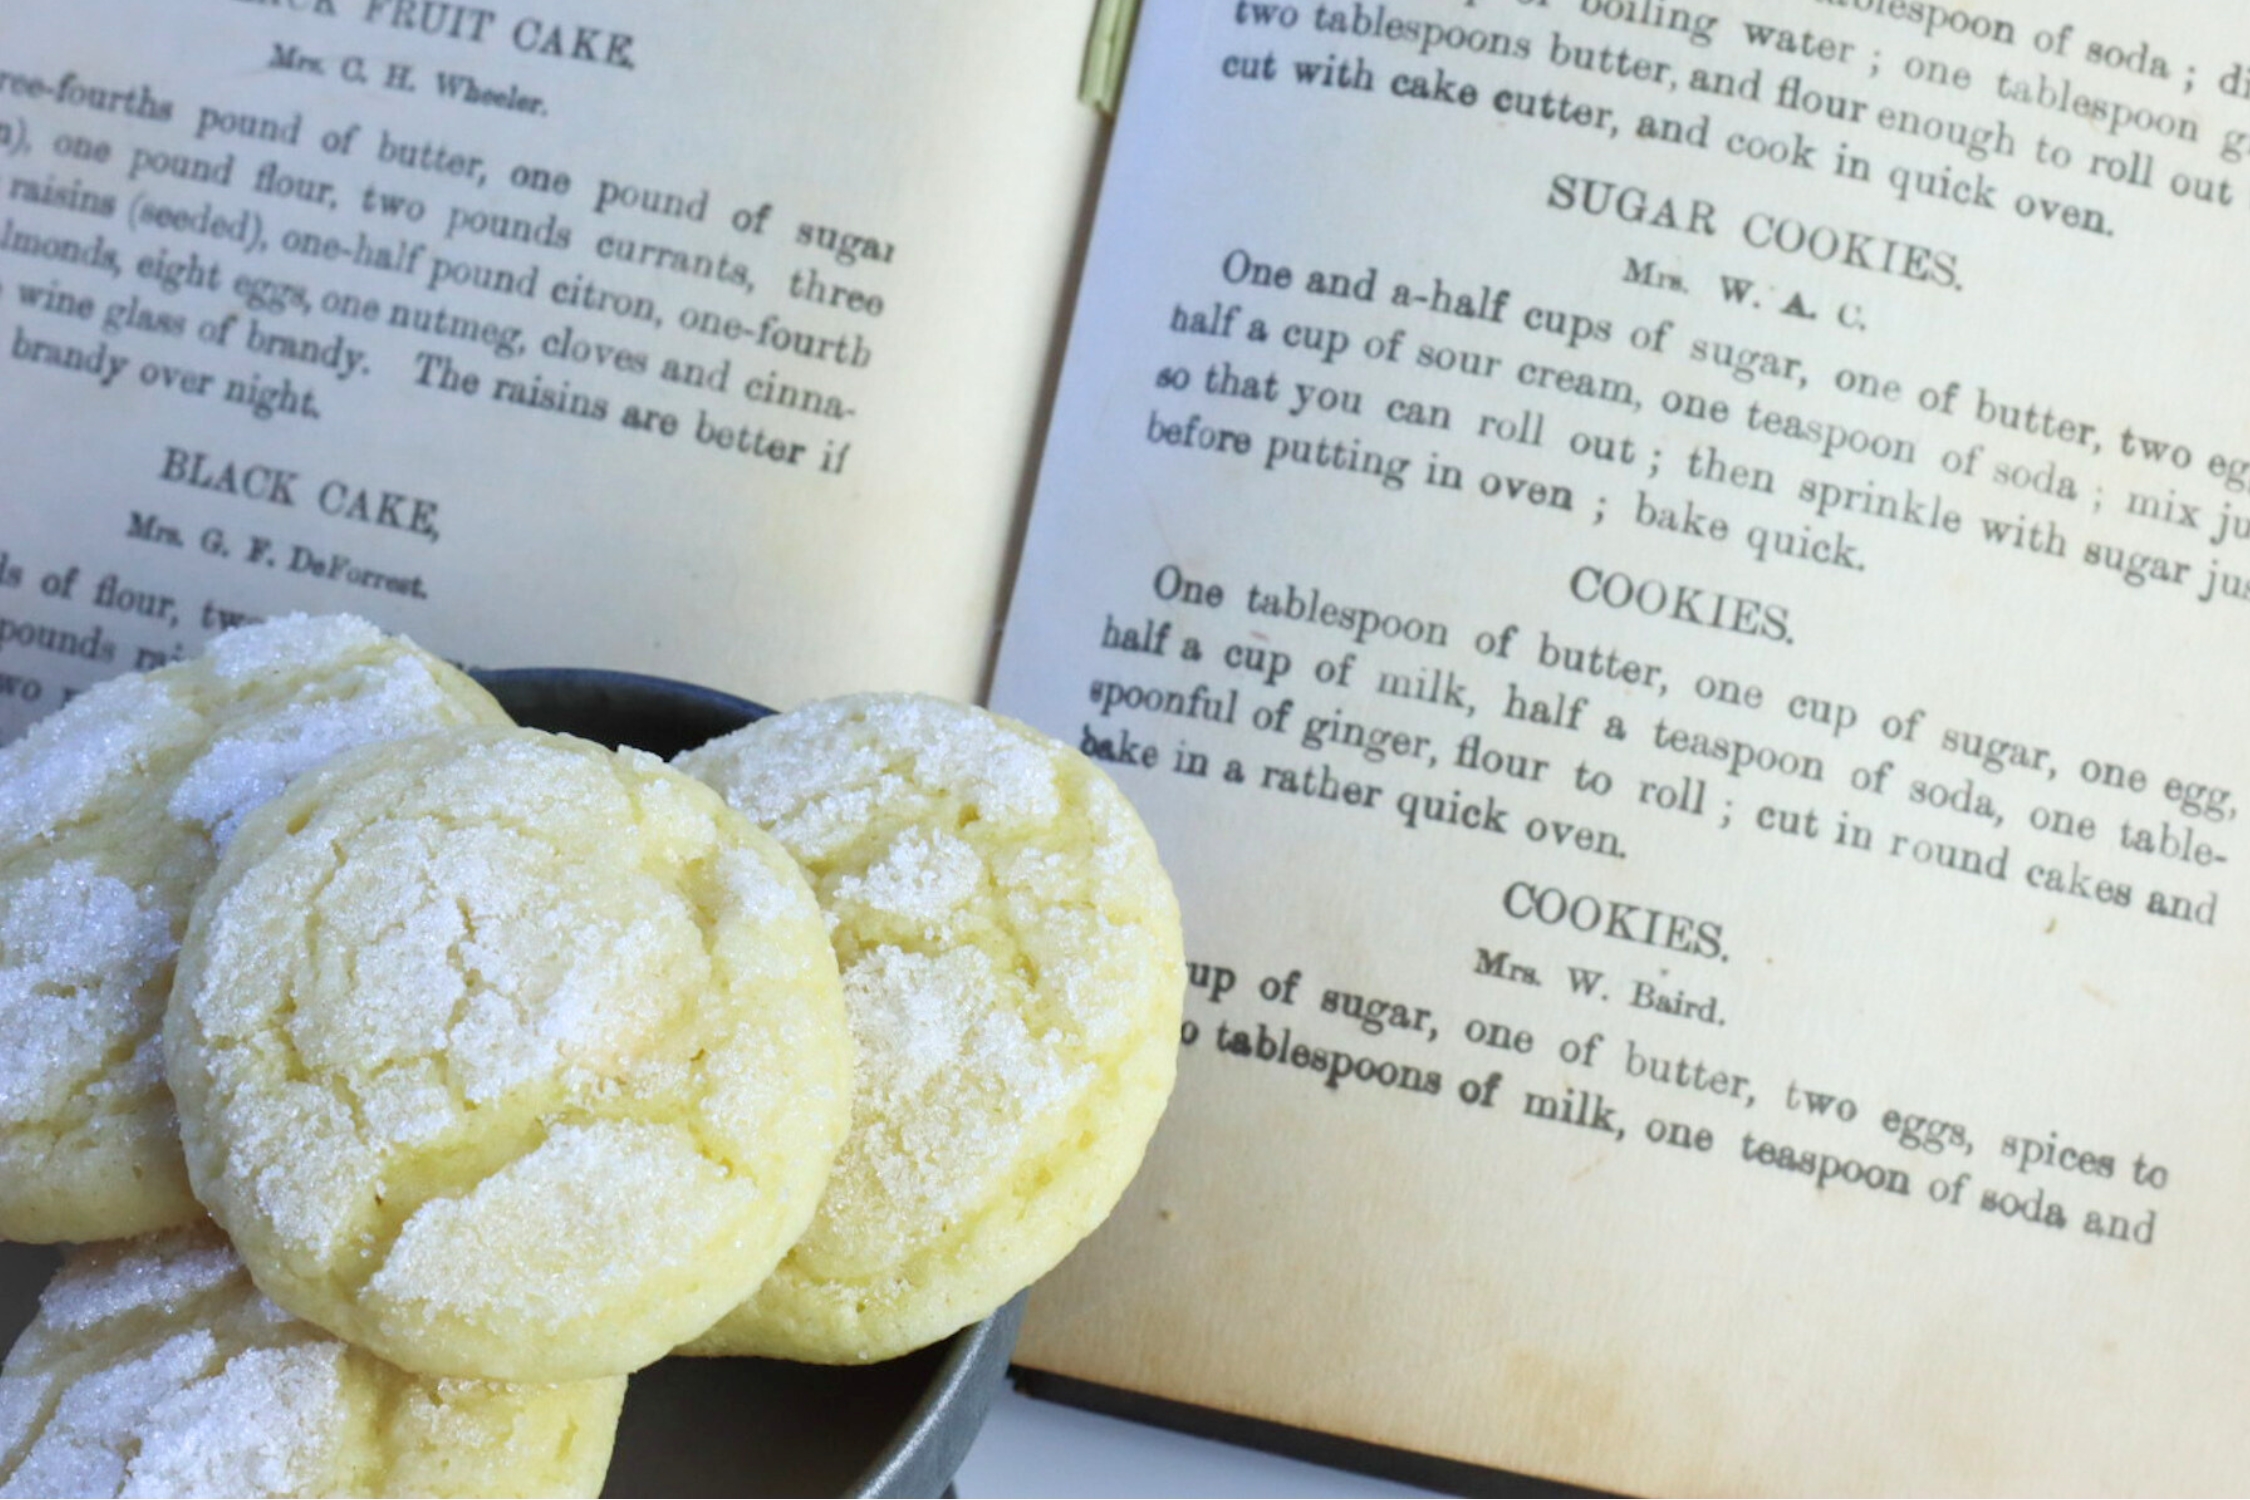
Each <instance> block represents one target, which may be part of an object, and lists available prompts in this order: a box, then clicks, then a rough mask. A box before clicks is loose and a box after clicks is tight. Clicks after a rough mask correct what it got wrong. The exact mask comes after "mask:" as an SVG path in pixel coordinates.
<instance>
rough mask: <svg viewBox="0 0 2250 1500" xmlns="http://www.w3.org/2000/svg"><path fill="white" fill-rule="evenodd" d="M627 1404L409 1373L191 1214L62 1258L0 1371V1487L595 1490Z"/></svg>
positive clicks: (131, 1491) (575, 1388)
mask: <svg viewBox="0 0 2250 1500" xmlns="http://www.w3.org/2000/svg"><path fill="white" fill-rule="evenodd" d="M624 1398H625V1381H624V1379H623V1377H621V1376H610V1377H607V1378H604V1379H600V1380H582V1381H574V1382H571V1383H569V1384H565V1385H509V1384H506V1383H504V1382H500V1381H484V1380H443V1379H433V1378H430V1377H428V1376H421V1375H409V1374H408V1373H406V1372H405V1371H404V1370H401V1369H399V1368H398V1367H397V1366H395V1365H389V1364H385V1363H384V1362H383V1361H382V1360H380V1359H377V1358H376V1357H375V1356H374V1355H372V1354H370V1353H368V1352H367V1351H366V1350H364V1349H358V1348H354V1347H353V1346H351V1345H349V1344H346V1343H344V1342H343V1341H342V1340H340V1339H336V1338H332V1337H331V1336H329V1335H328V1334H326V1333H323V1332H322V1331H321V1330H320V1329H318V1328H315V1327H313V1326H312V1325H311V1324H310V1323H307V1322H304V1321H302V1320H301V1319H298V1318H292V1317H290V1316H289V1315H288V1314H287V1313H285V1312H283V1311H282V1310H281V1309H280V1308H278V1307H276V1306H275V1305H274V1304H273V1303H272V1302H270V1301H268V1300H267V1299H266V1298H265V1297H264V1296H262V1295H260V1294H259V1292H258V1289H257V1288H256V1287H255V1286H254V1285H252V1284H251V1281H250V1275H249V1272H248V1271H246V1270H245V1269H244V1268H243V1264H242V1261H241V1260H240V1258H239V1257H237V1256H236V1255H235V1253H234V1250H233V1249H232V1247H230V1246H229V1245H228V1244H227V1242H226V1239H225V1237H224V1236H223V1235H221V1234H220V1233H219V1232H218V1230H217V1229H216V1228H215V1227H213V1226H212V1225H210V1224H208V1223H204V1224H199V1225H196V1226H193V1227H191V1228H188V1229H179V1230H171V1231H168V1232H166V1233H162V1234H156V1235H150V1236H147V1237H146V1238H143V1239H137V1240H131V1241H121V1242H115V1243H111V1244H106V1245H98V1246H91V1247H86V1248H82V1249H79V1250H75V1251H73V1252H72V1253H71V1254H70V1255H69V1257H68V1258H66V1259H65V1261H64V1262H63V1268H62V1270H61V1272H60V1273H58V1274H57V1276H56V1277H55V1279H54V1280H53V1281H52V1282H50V1283H49V1284H48V1287H47V1290H46V1292H45V1293H44V1294H43V1296H42V1297H41V1298H40V1303H39V1315H38V1317H37V1318H35V1319H34V1320H33V1321H32V1323H31V1325H30V1326H29V1327H28V1328H26V1329H25V1330H24V1332H23V1334H22V1336H21V1337H20V1338H19V1339H18V1340H17V1342H16V1347H15V1348H14V1350H12V1351H11V1352H10V1353H9V1355H8V1360H7V1364H6V1365H5V1366H4V1367H0V1495H597V1494H599V1493H600V1492H601V1488H602V1481H603V1479H604V1477H605V1475H606V1472H607V1470H608V1467H609V1456H610V1447H611V1444H612V1441H613V1440H614V1438H615V1437H616V1433H617V1416H618V1409H619V1407H620V1405H621V1404H622V1403H623V1401H624Z"/></svg>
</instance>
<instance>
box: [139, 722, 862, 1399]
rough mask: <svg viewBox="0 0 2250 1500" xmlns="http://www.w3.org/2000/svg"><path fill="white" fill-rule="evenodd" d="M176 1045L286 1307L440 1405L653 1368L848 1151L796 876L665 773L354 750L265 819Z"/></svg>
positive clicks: (827, 972)
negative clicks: (447, 1395) (422, 1377)
mask: <svg viewBox="0 0 2250 1500" xmlns="http://www.w3.org/2000/svg"><path fill="white" fill-rule="evenodd" d="M164 1042H165V1065H166V1068H167V1069H168V1071H169V1074H170V1078H171V1083H172V1090H173V1092H174V1094H175V1095H177V1096H178V1099H179V1108H180V1128H181V1136H182V1140H183V1142H184V1144H185V1146H186V1149H187V1158H188V1170H189V1174H190V1176H191V1177H192V1179H193V1181H194V1184H195V1190H196V1192H197V1194H198V1195H199V1196H200V1197H201V1198H202V1200H203V1201H204V1203H205V1204H206V1205H207V1206H208V1207H209V1208H210V1210H211V1213H212V1216H213V1217H214V1218H216V1219H217V1220H218V1221H219V1223H220V1224H221V1225H222V1226H224V1227H225V1228H226V1230H227V1232H228V1233H229V1234H230V1235H232V1236H233V1238H234V1242H235V1245H236V1247H237V1248H238V1249H239V1250H240V1251H241V1253H242V1257H243V1259H244V1260H245V1261H247V1262H248V1263H249V1266H250V1270H251V1274H252V1275H253V1276H254V1277H255V1278H256V1279H257V1282H258V1285H259V1286H260V1287H261V1288H262V1289H263V1290H264V1291H265V1292H266V1294H267V1295H269V1296H271V1297H272V1298H273V1299H274V1300H275V1301H277V1302H279V1303H280V1304H281V1305H282V1306H283V1307H286V1308H288V1309H289V1310H290V1311H291V1312H293V1313H296V1314H297V1315H298V1316H300V1317H303V1318H308V1319H310V1320H311V1321H313V1322H315V1323H318V1324H320V1325H321V1326H322V1327H324V1328H326V1329H328V1330H329V1331H331V1332H333V1333H335V1334H338V1335H340V1336H341V1337H344V1338H347V1339H350V1340H352V1341H353V1342H355V1343H359V1344H363V1345H365V1346H367V1347H368V1348H370V1349H372V1350H374V1351H375V1352H376V1353H378V1354H380V1355H382V1356H383V1357H384V1358H386V1359H388V1360H390V1361H391V1362H392V1363H394V1364H398V1365H402V1366H404V1367H406V1368H407V1369H410V1370H416V1371H419V1372H421V1373H424V1374H433V1375H462V1376H475V1377H481V1378H487V1379H503V1380H542V1381H552V1380H580V1379H585V1378H588V1377H590V1376H594V1375H607V1374H622V1373H625V1372H628V1371H631V1370H634V1369H638V1368H639V1367H640V1366H642V1365H644V1364H647V1363H649V1362H650V1361H652V1360H654V1359H656V1358H658V1357H659V1356H661V1355H662V1354H664V1353H665V1352H667V1351H668V1350H669V1349H670V1348H672V1347H673V1346H674V1345H675V1344H678V1343H679V1342H681V1341H682V1340H684V1339H687V1338H690V1337H693V1336H694V1335H695V1334H697V1333H699V1332H701V1331H702V1330H703V1329H704V1328H706V1327H708V1326H709V1325H710V1324H711V1322H712V1321H713V1320H715V1319H716V1318H717V1317H718V1316H719V1315H720V1314H721V1313H723V1312H725V1311H726V1310H727V1309H728V1308H729V1307H731V1306H733V1305H734V1304H735V1303H737V1302H739V1301H741V1300H742V1299H743V1298H744V1297H745V1296H747V1295H748V1294H749V1293H750V1291H751V1290H752V1289H753V1288H755V1287H756V1286H757V1284H758V1282H759V1281H760V1280H762V1279H763V1278H764V1277H765V1275H766V1273H767V1272H768V1271H770V1270H771V1269H772V1268H773V1266H774V1263H775V1262H776V1261H778V1260H779V1259H780V1258H781V1255H782V1252H783V1251H785V1250H786V1249H787V1248H788V1247H789V1244H790V1242H791V1241H792V1240H794V1239H795V1238H796V1237H797V1235H798V1233H799V1232H800V1231H801V1230H802V1229H803V1228H804V1226H805V1224H806V1223H807V1221H808V1220H809V1219H810V1218H811V1216H812V1212H813V1209H814V1207H815V1205H816V1204H817V1202H818V1200H819V1197H820V1191H821V1187H822V1184H823V1182H824V1181H825V1179H826V1177H827V1174H828V1168H829V1164H830V1162H831V1161H832V1160H833V1158H834V1156H835V1153H836V1150H837V1147H838V1145H839V1144H840V1143H841V1141H842V1139H843V1135H844V1131H845V1128H846V1126H847V1124H848V1123H849V1111H850V1103H851V1080H850V1071H851V1056H852V1043H851V1035H850V1031H849V1028H848V1026H847V1023H846V1021H845V1018H844V1008H843V999H842V995H841V992H840V987H839V985H838V982H837V974H836V963H835V959H834V957H833V955H832V954H831V952H830V950H829V947H828V940H827V930H826V928H825V926H824V925H823V923H822V920H821V916H820V911H819V908H818V907H817V906H816V905H815V904H814V901H813V897H812V893H811V891H810V890H809V889H808V888H807V886H806V884H805V881H804V878H803V876H802V875H801V874H799V873H798V871H797V868H796V866H794V865H793V864H791V863H790V861H789V859H788V856H786V855H785V854H783V853H782V852H781V850H780V849H779V847H778V846H776V845H775V844H774V842H773V841H772V840H771V839H768V838H767V837H765V836H764V835H763V834H761V833H759V832H758V830H757V829H756V828H754V827H753V826H751V824H750V823H749V822H748V821H747V820H746V819H744V818H743V817H742V816H741V815H740V814H738V813H736V812H734V811H733V810H731V809H730V808H728V807H727V806H726V805H725V804H724V803H723V802H721V801H720V799H719V798H718V797H717V796H716V795H715V794H714V793H713V792H711V791H710V789H709V788H707V787H704V786H702V785H701V784H699V783H697V782H696V781H694V780H692V779H690V778H689V777H686V776H683V775H681V774H680V773H678V772H676V771H673V770H671V769H669V768H668V767H666V766H665V765H664V764H663V763H662V762H661V761H659V760H657V759H655V758H654V757H652V756H648V755H644V754H641V753H639V752H637V751H623V752H616V751H610V750H606V749H603V748H602V747H601V746H599V745H594V744H590V743H588V742H587V741H584V740H577V739H570V738H566V737H563V736H559V735H549V734H543V733H540V732H538V731H536V730H529V729H515V730H491V729H487V730H460V731H455V732H453V733H451V734H447V735H442V736H431V737H427V738H423V739H418V740H407V741H401V742H398V743H396V744H388V745H378V746H371V747H368V748H367V749H364V750H358V751H353V752H349V753H347V754H345V755H343V756H339V757H337V758H336V759H335V760H332V761H330V762H328V763H327V764H326V765H324V766H322V767H321V768H320V769H318V770H316V771H314V772H312V773H311V774H309V775H307V776H304V777H301V778H299V779H298V780H297V782H295V783H294V784H293V785H292V786H291V787H290V788H289V790H287V791H285V792H284V793H282V794H281V795H280V796H279V797H277V798H275V799H274V800H273V801H272V802H269V803H268V804H266V805H265V806H264V807H262V808H260V809H259V810H258V811H257V812H256V813H255V814H253V815H252V816H251V817H249V818H248V819H245V820H244V822H243V824H242V828H241V831H240V832H239V833H238V834H237V835H236V836H235V840H234V843H233V846H232V847H231V848H229V849H228V851H227V853H226V856H225V858H224V859H223V860H221V862H220V864H219V868H218V871H217V872H216V873H215V874H214V875H213V876H212V878H211V881H210V883H209V884H208V885H207V886H206V887H205V888H204V891H203V894H202V896H201V897H200V898H199V899H198V900H197V902H196V906H195V910H194V914H193V916H192V918H191V920H190V922H189V926H188V932H187V937H186V940H185V942H184V944H183V945H182V948H181V953H180V962H179V977H178V980H177V982H176V983H175V985H174V987H173V993H172V1002H171V1006H170V1008H169V1010H168V1011H167V1014H166V1018H165V1031H164Z"/></svg>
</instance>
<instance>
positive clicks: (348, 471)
mask: <svg viewBox="0 0 2250 1500" xmlns="http://www.w3.org/2000/svg"><path fill="white" fill-rule="evenodd" d="M1090 14H1091V5H1090V4H1056V3H1053V0H1020V3H991V4H978V5H973V6H953V5H937V4H924V3H912V0H867V3H859V4H853V5H850V6H847V7H837V6H826V5H823V6H812V5H780V4H755V5H751V4H732V3H722V0H659V3H654V4H646V3H644V4H633V5H625V4H610V5H607V6H591V7H590V6H586V5H579V6H577V7H575V8H573V9H571V10H569V11H568V12H567V13H563V12H556V11H552V10H538V9H526V8H523V7H513V8H510V7H500V6H478V5H461V4H436V3H421V0H414V3H409V0H290V3H288V4H282V3H278V0H276V3H267V4H258V3H250V0H68V3H63V0H9V3H8V5H7V6H6V7H5V11H4V13H0V180H4V182H5V185H6V192H5V201H0V308H4V311H0V355H4V357H0V424H4V438H0V445H4V448H0V452H4V459H0V462H4V466H5V471H4V473H0V737H4V736H6V735H8V734H12V733H13V732H15V731H16V730H17V729H19V728H21V726H22V725H23V724H25V723H27V722H28V721H29V720H30V719H31V718H32V717H34V716H36V715H37V714H38V713H40V712H43V711H46V710H49V709H51V708H53V707H54V706H55V705H56V704H58V703H60V702H61V701H63V699H64V698H65V697H66V696H67V695H68V694H69V693H70V692H71V691H73V690H75V689H77V688H79V687H82V686H84V685H85V684H86V683H88V682H90V681H92V680H94V679H97V678H100V677H104V676H109V675H112V674H114V673H116V672H120V671H124V670H127V669H130V668H134V667H142V666H148V665H150V664H153V663H160V662H162V661H164V660H166V659H167V658H170V657H172V656H174V655H176V654H179V653H181V652H183V651H189V650H192V649H194V647H195V646H196V644H197V643H198V642H199V641H200V640H201V639H202V638H203V637H204V636H206V635H207V634H209V633H210V632H211V631H212V630H214V629H216V628H219V627H221V626H223V625H224V624H226V623H228V622H231V621H235V620H238V619H241V618H244V617H251V616H262V615H270V614H275V613H279V612H284V611H288V610H315V611H328V610H352V611H356V612H359V613H363V614H366V615H368V616H370V617H372V618H374V619H376V620H378V621H380V622H381V623H383V624H386V625H388V626H391V627H393V628H397V629H402V630H405V631H407V632H409V633H411V634H413V635H414V636H416V637H417V638H418V639H421V640H422V641H424V642H425V643H426V644H428V645H430V646H431V647H433V648H434V649H437V650H440V651H443V652H445V653H447V654H449V655H453V656H455V657H457V658H460V659H463V660H466V661H469V662H471V663H472V664H477V665H492V666H499V665H530V664H548V665H555V664H584V665H598V666H609V667H620V668H628V669H634V670H640V671H650V672H658V673H663V674H667V675H671V676H676V677H683V678H689V679H694V680H700V681H703V682H707V683H711V684H713V685H716V686H720V687H724V688H728V689H732V690H734V691H737V692H744V693H748V694H751V695H753V696H756V697H760V698H763V699H765V700H767V701H769V702H775V703H788V702H793V701H796V700H798V699H801V698H804V697H807V696H813V695H818V694H823V693H832V692H840V691H845V690H850V689H854V688H863V687H916V688H925V689H930V690H934V691H940V692H946V693H950V694H954V695H957V696H967V695H970V694H973V693H975V692H977V691H978V690H979V689H980V687H981V684H982V680H983V675H984V673H985V671H986V670H987V668H988V665H989V657H990V648H991V636H992V623H993V616H994V613H995V611H996V609H997V598H998V593H999V589H1000V586H1001V576H1002V568H1003V560H1004V557H1005V554H1006V552H1007V547H1008V541H1009V537H1010V532H1011V528H1012V526H1013V524H1014V520H1015V517H1016V515H1017V513H1018V511H1019V509H1020V503H1021V498H1022V494H1023V492H1024V490H1025V489H1026V487H1027V481H1028V472H1029V470H1028V465H1029V462H1030V460H1029V458H1028V455H1029V454H1030V453H1031V452H1032V451H1033V438H1034V435H1035V430H1036V422H1037V419H1038V415H1039V412H1040V404H1041V397H1042V388H1043V385H1044V383H1045V381H1046V379H1047V366H1048V353H1049V350H1050V348H1051V345H1052V342H1053V340H1054V337H1055V330H1056V328H1057V325H1058V321H1059V308H1060V306H1061V302H1062V299H1063V297H1064V295H1065V288H1064V281H1065V277H1066V273H1067V271H1068V267H1069V261H1070V257H1071V255H1072V252H1073V243H1074V240H1075V238H1076V229H1077V225H1078V222H1079V218H1080V214H1081V211H1082V206H1083V202H1084V198H1085V193H1086V191H1087V178H1088V173H1089V171H1090V164H1091V159H1092V152H1093V149H1094V146H1095V143H1096V138H1097V130H1098V128H1099V127H1098V122H1097V120H1096V119H1095V117H1094V116H1093V114H1092V112H1091V111H1089V110H1087V109H1085V108H1084V107H1083V106H1081V105H1080V104H1078V103H1077V100H1076V91H1077V85H1078V74H1079V64H1080V60H1081V56H1082V52H1083V48H1084V45H1085V39H1086V28H1087V25H1088V22H1089V18H1090Z"/></svg>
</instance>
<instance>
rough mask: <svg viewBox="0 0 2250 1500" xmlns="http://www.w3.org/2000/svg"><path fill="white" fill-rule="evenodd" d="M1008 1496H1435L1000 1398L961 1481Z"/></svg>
mask: <svg viewBox="0 0 2250 1500" xmlns="http://www.w3.org/2000/svg"><path fill="white" fill-rule="evenodd" d="M954 1488H955V1489H956V1490H958V1491H959V1492H960V1494H961V1496H962V1500H983V1497H998V1496H1007V1495H1245V1496H1264V1495H1305V1496H1342V1495H1375V1496H1391V1495H1428V1494H1432V1493H1434V1492H1433V1491H1430V1490H1418V1489H1413V1488H1410V1487H1409V1486H1406V1485H1402V1484H1393V1483H1391V1482H1389V1481H1387V1480H1382V1479H1373V1478H1369V1477H1368V1476H1366V1475H1364V1474H1353V1473H1349V1472H1346V1471H1344V1470H1342V1469H1330V1468H1324V1467H1322V1466H1320V1465H1318V1464H1308V1463H1299V1462H1298V1461H1296V1460H1295V1459H1288V1458H1278V1457H1275V1456H1274V1455H1272V1454H1270V1453H1260V1452H1257V1451H1256V1450H1254V1449H1250V1448H1237V1447H1235V1446H1234V1445H1233V1444H1231V1443H1216V1442H1211V1441H1209V1440H1208V1439H1204V1438H1195V1437H1188V1436H1186V1435H1185V1434H1183V1433H1177V1432H1171V1431H1167V1430H1165V1429H1162V1428H1156V1427H1144V1426H1142V1425H1141V1424H1140V1423H1138V1422H1127V1421H1122V1420H1120V1419H1118V1418H1116V1417H1105V1416H1099V1415H1096V1414H1095V1413H1093V1412H1089V1411H1081V1410H1079V1409H1078V1408H1076V1407H1071V1406H1063V1405H1060V1404H1058V1403H1056V1402H1052V1401H1035V1400H1033V1399H1032V1398H1030V1397H1028V1396H1024V1395H1019V1394H1018V1393H1017V1392H1015V1391H1014V1390H1006V1391H1003V1392H1001V1394H1000V1399H999V1401H998V1402H997V1403H995V1404H994V1406H993V1408H992V1415H991V1417H990V1418H989V1419H988V1420H987V1421H986V1422H985V1425H984V1431H983V1432H982V1433H981V1434H979V1435H978V1437H977V1441H976V1446H974V1447H973V1448H971V1449H970V1450H969V1456H968V1458H967V1459H966V1460H965V1461H964V1462H963V1463H962V1465H961V1472H960V1474H959V1476H958V1477H957V1478H956V1479H955V1481H954Z"/></svg>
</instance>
